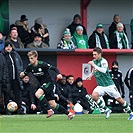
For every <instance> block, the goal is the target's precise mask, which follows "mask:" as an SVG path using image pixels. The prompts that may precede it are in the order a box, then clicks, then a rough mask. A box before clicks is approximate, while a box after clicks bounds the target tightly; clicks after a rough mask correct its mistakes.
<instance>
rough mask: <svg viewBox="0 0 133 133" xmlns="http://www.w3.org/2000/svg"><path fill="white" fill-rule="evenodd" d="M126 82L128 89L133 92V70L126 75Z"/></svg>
mask: <svg viewBox="0 0 133 133" xmlns="http://www.w3.org/2000/svg"><path fill="white" fill-rule="evenodd" d="M124 82H125V84H126V86H127V87H128V89H129V90H130V91H131V92H133V68H130V69H129V70H128V71H127V73H126V77H125V79H124Z"/></svg>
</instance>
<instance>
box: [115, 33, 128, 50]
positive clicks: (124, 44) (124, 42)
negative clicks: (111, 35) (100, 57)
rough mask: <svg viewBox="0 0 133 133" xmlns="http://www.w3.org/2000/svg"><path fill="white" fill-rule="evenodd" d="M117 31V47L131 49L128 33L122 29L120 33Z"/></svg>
mask: <svg viewBox="0 0 133 133" xmlns="http://www.w3.org/2000/svg"><path fill="white" fill-rule="evenodd" d="M115 33H116V38H117V47H118V49H122V48H123V49H129V41H128V39H127V36H126V34H125V33H124V32H123V31H122V33H119V32H118V31H116V32H115Z"/></svg>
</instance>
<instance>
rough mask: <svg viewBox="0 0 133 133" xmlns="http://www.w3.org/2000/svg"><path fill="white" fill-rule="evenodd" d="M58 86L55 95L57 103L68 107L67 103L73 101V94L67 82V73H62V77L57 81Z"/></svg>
mask: <svg viewBox="0 0 133 133" xmlns="http://www.w3.org/2000/svg"><path fill="white" fill-rule="evenodd" d="M56 86H57V88H56V91H55V92H56V95H55V96H56V97H57V98H56V99H57V103H59V104H61V105H62V106H64V107H65V108H66V109H67V104H70V103H72V94H71V89H70V86H69V85H68V84H67V82H66V75H62V79H59V80H58V81H57V83H56Z"/></svg>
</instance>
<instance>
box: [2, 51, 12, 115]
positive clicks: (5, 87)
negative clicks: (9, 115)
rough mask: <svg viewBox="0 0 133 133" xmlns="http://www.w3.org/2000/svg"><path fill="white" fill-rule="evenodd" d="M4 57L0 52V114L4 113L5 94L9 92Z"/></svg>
mask: <svg viewBox="0 0 133 133" xmlns="http://www.w3.org/2000/svg"><path fill="white" fill-rule="evenodd" d="M8 85H9V81H8V75H7V65H6V60H5V57H4V56H3V54H2V53H0V114H1V113H2V114H3V113H6V108H5V107H6V106H7V104H8V102H6V101H7V100H6V97H5V96H6V95H8V93H9V92H10V89H9V86H8Z"/></svg>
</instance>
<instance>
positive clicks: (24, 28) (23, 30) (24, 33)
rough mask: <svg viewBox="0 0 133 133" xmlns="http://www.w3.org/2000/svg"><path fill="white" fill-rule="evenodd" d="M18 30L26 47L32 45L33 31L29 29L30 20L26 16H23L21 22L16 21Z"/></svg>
mask: <svg viewBox="0 0 133 133" xmlns="http://www.w3.org/2000/svg"><path fill="white" fill-rule="evenodd" d="M15 24H16V26H17V30H18V36H19V37H20V39H21V41H22V42H23V44H24V47H26V46H27V44H28V43H31V35H30V34H31V31H30V30H29V29H28V19H27V17H26V15H21V17H20V20H16V22H15Z"/></svg>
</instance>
